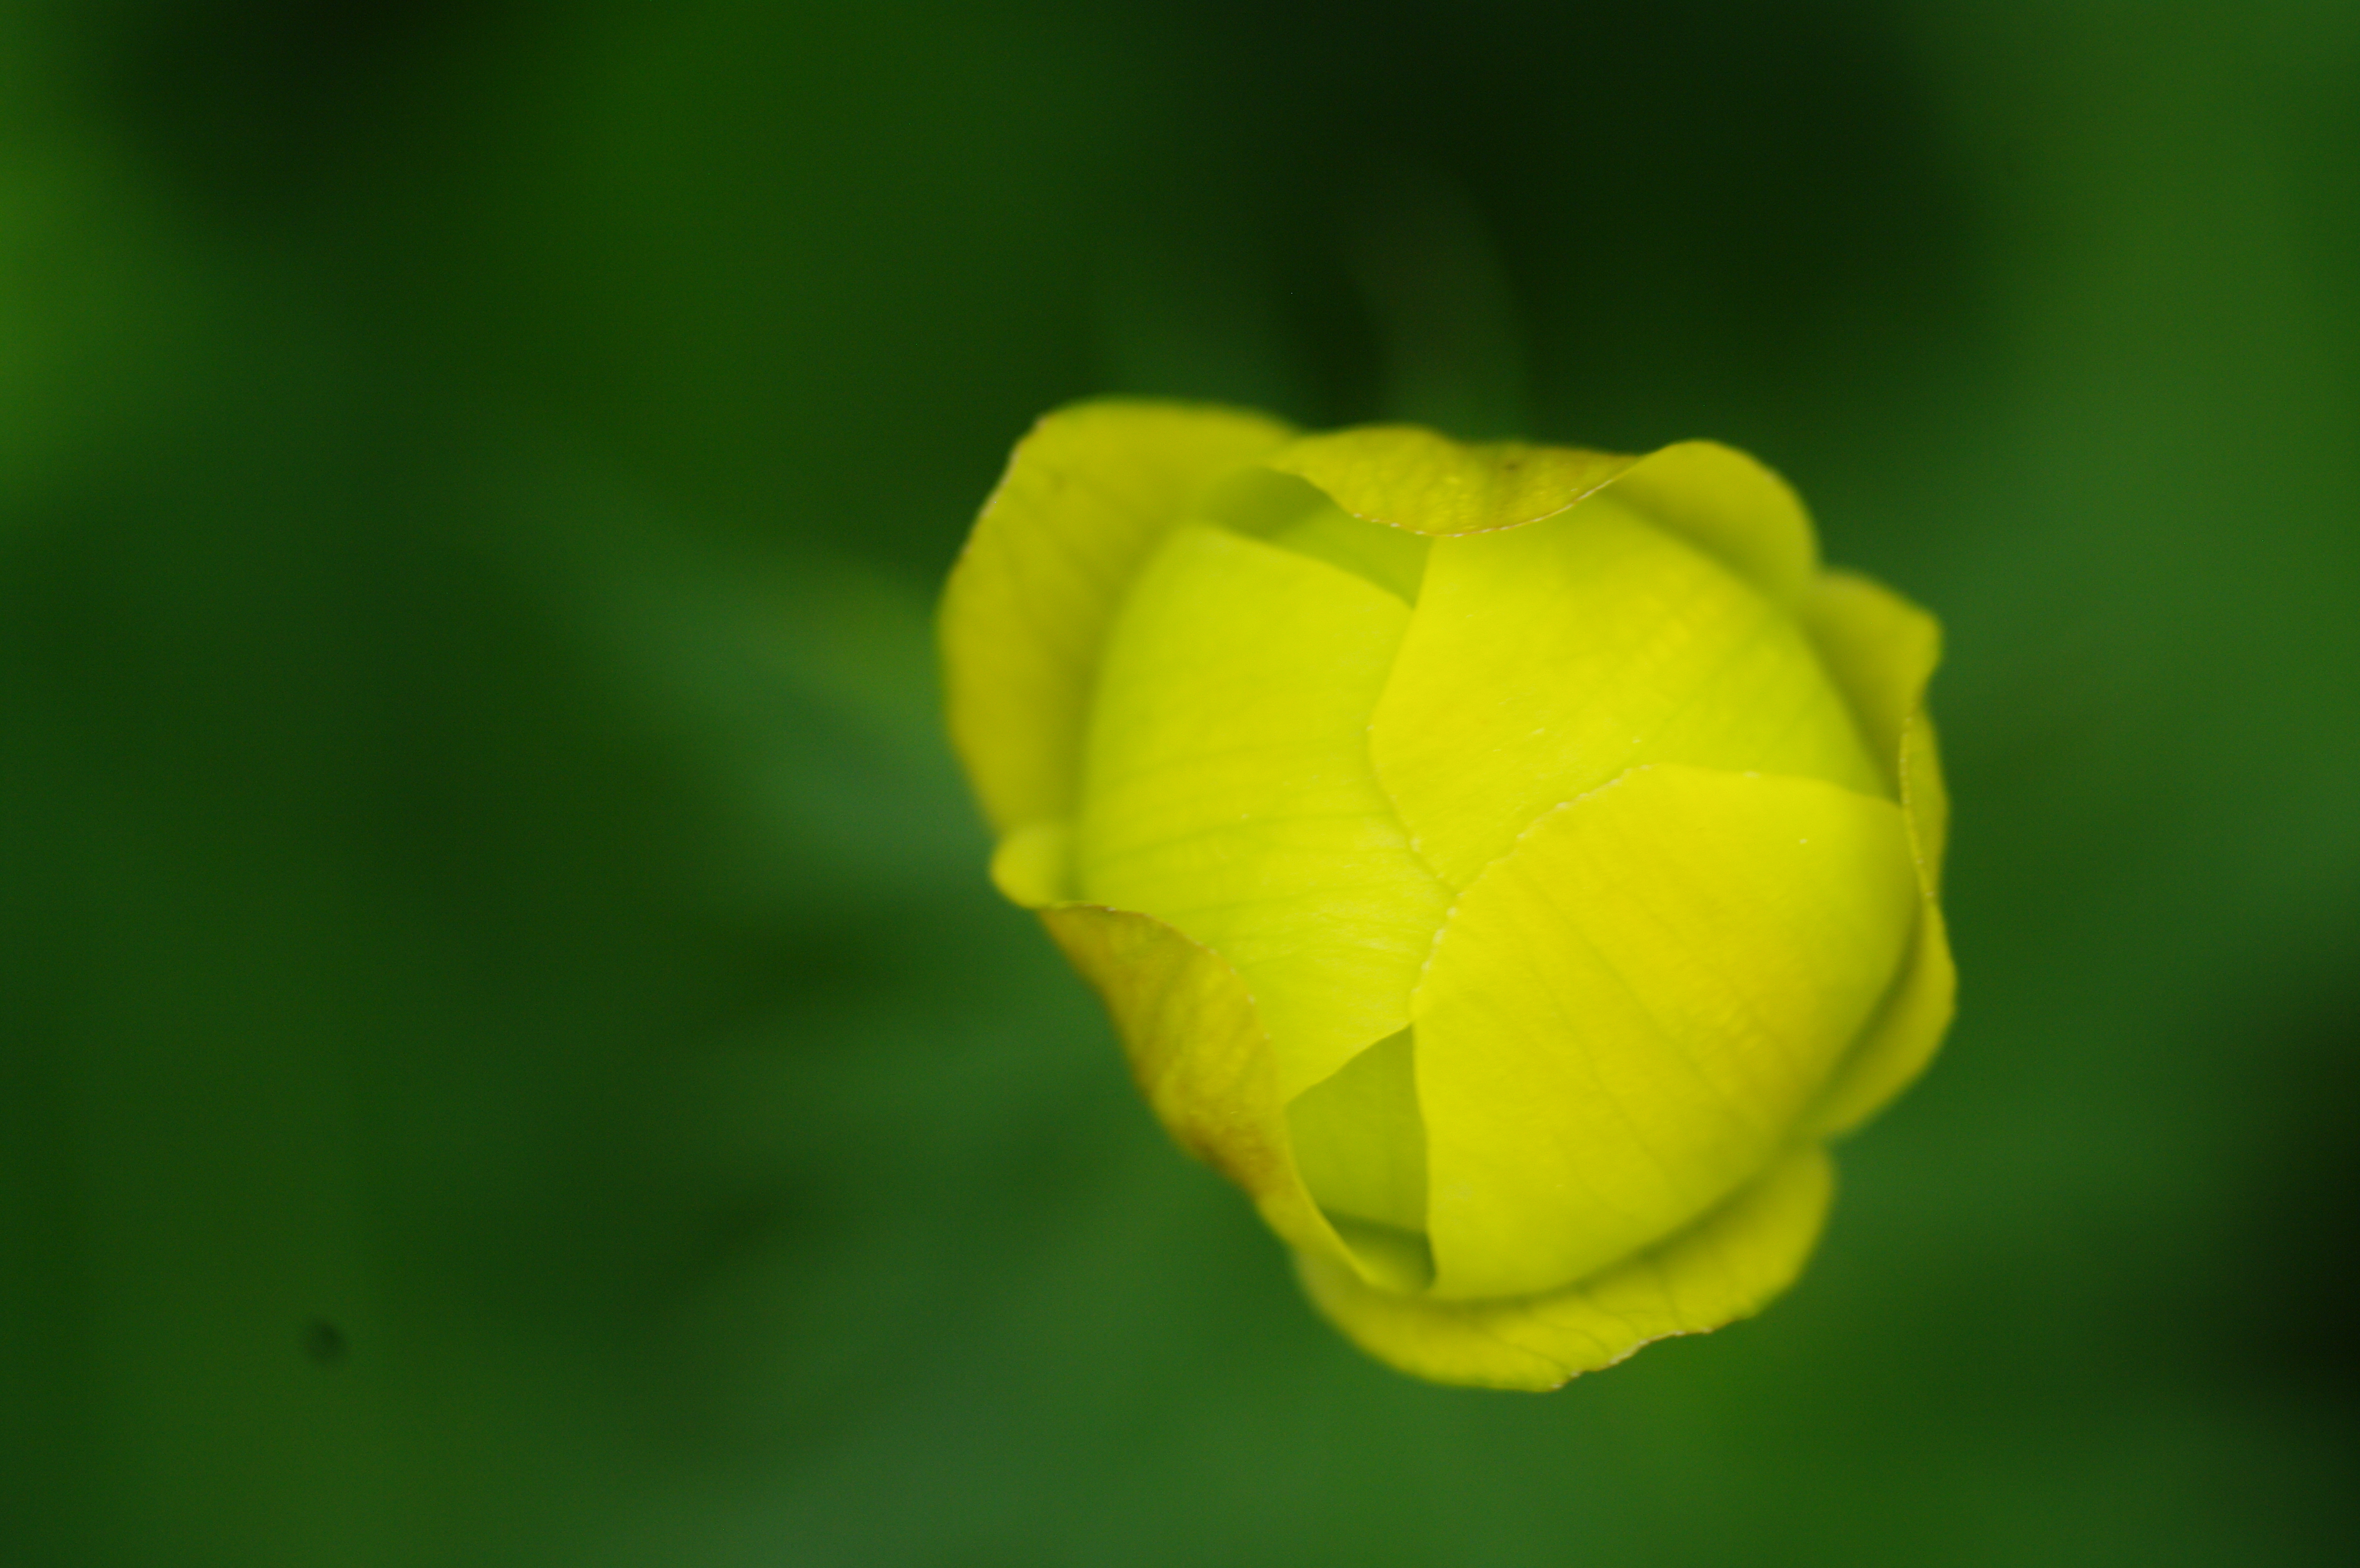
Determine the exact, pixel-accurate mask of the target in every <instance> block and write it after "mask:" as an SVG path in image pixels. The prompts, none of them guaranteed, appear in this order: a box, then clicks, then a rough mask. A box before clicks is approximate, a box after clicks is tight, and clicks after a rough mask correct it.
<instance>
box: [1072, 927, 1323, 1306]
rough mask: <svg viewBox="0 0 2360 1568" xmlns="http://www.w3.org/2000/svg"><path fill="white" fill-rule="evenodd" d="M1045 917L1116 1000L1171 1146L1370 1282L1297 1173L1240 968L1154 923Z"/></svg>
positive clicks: (1118, 1023)
mask: <svg viewBox="0 0 2360 1568" xmlns="http://www.w3.org/2000/svg"><path fill="white" fill-rule="evenodd" d="M1036 913H1037V914H1038V915H1039V916H1040V918H1041V923H1042V925H1043V926H1044V927H1047V928H1048V931H1049V936H1050V938H1051V939H1052V940H1054V942H1055V943H1056V944H1057V946H1058V947H1059V948H1061V949H1063V950H1064V952H1065V957H1066V959H1068V960H1070V961H1071V962H1072V964H1073V966H1074V967H1075V969H1076V970H1079V971H1080V972H1081V975H1082V978H1083V979H1085V980H1087V981H1089V983H1090V986H1091V988H1092V989H1093V990H1095V991H1096V992H1098V996H1099V998H1100V1000H1102V1001H1103V1002H1104V1003H1106V1009H1107V1013H1108V1015H1109V1017H1110V1018H1111V1019H1112V1020H1113V1023H1114V1027H1115V1033H1116V1034H1117V1035H1118V1036H1120V1037H1121V1040H1122V1047H1123V1052H1124V1054H1125V1055H1126V1056H1127V1057H1128V1058H1130V1061H1131V1076H1132V1077H1133V1078H1134V1079H1136V1080H1138V1083H1139V1088H1140V1091H1141V1093H1142V1094H1143V1095H1145V1096H1146V1098H1147V1102H1148V1104H1149V1106H1150V1107H1151V1108H1153V1111H1154V1112H1155V1116H1156V1120H1158V1121H1160V1122H1162V1123H1163V1124H1164V1129H1165V1131H1167V1132H1169V1133H1170V1134H1171V1135H1172V1137H1173V1140H1174V1141H1175V1142H1176V1143H1177V1144H1179V1145H1180V1146H1181V1147H1182V1148H1184V1149H1185V1150H1187V1151H1188V1152H1189V1153H1190V1154H1192V1155H1194V1156H1195V1157H1196V1158H1198V1159H1200V1160H1202V1161H1204V1162H1205V1163H1206V1164H1207V1165H1209V1166H1211V1167H1212V1168H1214V1169H1215V1170H1218V1171H1219V1172H1220V1173H1221V1174H1222V1175H1223V1176H1226V1177H1228V1178H1229V1179H1230V1180H1231V1181H1234V1182H1236V1183H1237V1184H1238V1185H1239V1186H1240V1187H1241V1188H1243V1189H1244V1190H1245V1191H1246V1194H1247V1196H1248V1197H1250V1198H1251V1199H1252V1200H1253V1203H1254V1207H1255V1208H1257V1209H1259V1210H1260V1211H1261V1212H1262V1219H1263V1221H1264V1222H1265V1223H1268V1224H1269V1226H1270V1228H1271V1229H1272V1230H1273V1231H1275V1232H1277V1233H1278V1234H1279V1236H1280V1238H1281V1239H1283V1240H1284V1241H1285V1242H1286V1243H1287V1245H1290V1246H1292V1247H1294V1248H1295V1251H1296V1253H1297V1254H1298V1255H1304V1256H1313V1257H1318V1258H1321V1259H1323V1260H1325V1261H1326V1262H1327V1265H1328V1266H1330V1267H1332V1268H1335V1269H1336V1270H1338V1272H1339V1273H1341V1274H1343V1275H1344V1276H1345V1277H1349V1278H1354V1279H1359V1278H1361V1277H1363V1275H1364V1273H1365V1266H1363V1265H1362V1264H1361V1263H1360V1260H1359V1259H1358V1258H1356V1257H1355V1256H1354V1255H1352V1253H1351V1251H1350V1249H1349V1248H1348V1247H1347V1246H1345V1245H1344V1243H1343V1240H1342V1238H1340V1237H1339V1236H1338V1235H1337V1234H1336V1231H1335V1227H1334V1226H1332V1225H1330V1224H1329V1223H1327V1216H1326V1215H1325V1214H1323V1213H1321V1212H1320V1211H1319V1206H1318V1204H1317V1202H1315V1201H1313V1199H1312V1197H1311V1193H1310V1191H1309V1190H1308V1189H1306V1187H1305V1186H1304V1184H1303V1178H1302V1176H1301V1174H1300V1173H1299V1172H1298V1171H1297V1170H1296V1168H1295V1151H1294V1146H1293V1143H1292V1141H1291V1139H1290V1138H1289V1136H1288V1133H1287V1126H1286V1114H1285V1106H1284V1103H1283V1102H1282V1101H1281V1100H1280V1098H1279V1091H1278V1069H1277V1064H1276V1062H1275V1060H1274V1059H1273V1056H1272V1054H1271V1047H1270V1036H1269V1035H1268V1034H1267V1033H1266V1032H1265V1031H1264V1030H1263V1028H1262V1016H1261V1013H1260V1010H1259V1009H1258V1008H1257V1007H1256V1006H1255V1004H1254V1000H1253V996H1252V993H1251V992H1249V991H1248V990H1247V989H1246V982H1245V981H1244V980H1243V978H1241V977H1240V975H1239V973H1238V971H1237V970H1233V969H1231V968H1230V967H1229V964H1228V962H1227V961H1226V960H1224V959H1222V958H1221V957H1220V955H1218V953H1215V952H1214V951H1213V950H1212V949H1211V948H1207V947H1204V946H1202V945H1201V944H1199V943H1197V942H1195V941H1192V940H1191V939H1189V938H1187V937H1185V936H1184V935H1183V934H1181V933H1180V932H1179V931H1177V930H1175V929H1174V928H1173V927H1170V926H1167V925H1165V924H1164V922H1163V921H1161V920H1158V919H1156V918H1154V917H1153V916H1147V915H1141V914H1138V913H1136V912H1135V911H1132V910H1127V909H1110V908H1108V907H1107V906H1105V905H1096V904H1060V905H1052V906H1050V907H1048V908H1045V909H1041V910H1038V911H1036Z"/></svg>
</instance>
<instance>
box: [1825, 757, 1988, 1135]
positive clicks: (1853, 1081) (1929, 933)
mask: <svg viewBox="0 0 2360 1568" xmlns="http://www.w3.org/2000/svg"><path fill="white" fill-rule="evenodd" d="M1901 806H1902V810H1903V813H1904V814H1905V816H1906V817H1907V820H1908V824H1909V846H1910V851H1911V853H1912V854H1913V855H1914V856H1915V858H1916V861H1917V891H1918V895H1919V897H1920V899H1921V901H1922V902H1921V905H1920V907H1919V911H1918V924H1917V938H1916V940H1915V943H1914V946H1913V948H1912V949H1911V952H1910V957H1909V960H1908V962H1907V966H1906V967H1905V968H1904V970H1903V971H1902V975H1901V978H1900V980H1899V981H1898V982H1897V983H1896V985H1895V987H1894V990H1893V994H1892V995H1891V996H1889V997H1887V998H1886V999H1885V1007H1884V1010H1883V1012H1882V1013H1881V1014H1879V1015H1878V1017H1877V1020H1876V1022H1875V1023H1874V1024H1872V1025H1870V1026H1869V1028H1868V1030H1867V1032H1866V1033H1865V1034H1864V1035H1863V1036H1862V1038H1861V1042H1860V1044H1859V1045H1857V1046H1855V1047H1852V1055H1851V1056H1850V1057H1849V1058H1847V1059H1846V1060H1845V1062H1844V1064H1843V1065H1842V1066H1841V1068H1839V1069H1837V1070H1836V1075H1835V1078H1834V1080H1833V1081H1832V1082H1831V1083H1830V1085H1829V1089H1828V1094H1827V1098H1826V1099H1825V1100H1824V1101H1823V1102H1821V1103H1820V1105H1819V1110H1818V1112H1817V1113H1816V1114H1815V1115H1814V1117H1813V1119H1812V1124H1813V1126H1814V1127H1816V1128H1817V1129H1818V1130H1819V1132H1821V1133H1822V1134H1834V1133H1842V1132H1849V1131H1850V1130H1851V1129H1852V1128H1853V1127H1856V1126H1858V1125H1859V1124H1861V1123H1863V1122H1864V1121H1866V1120H1868V1118H1869V1117H1871V1116H1873V1115H1874V1114H1875V1113H1877V1112H1878V1111H1880V1110H1882V1109H1884V1108H1885V1105H1886V1104H1887V1103H1888V1102H1891V1101H1892V1099H1893V1097H1894V1096H1895V1095H1896V1094H1898V1093H1900V1092H1901V1091H1903V1090H1904V1089H1907V1088H1908V1087H1909V1085H1910V1084H1911V1083H1912V1082H1914V1081H1916V1080H1917V1075H1918V1074H1920V1073H1922V1072H1924V1071H1925V1070H1926V1065H1927V1064H1928V1062H1930V1061H1932V1060H1933V1059H1934V1052H1935V1050H1936V1048H1937V1047H1939V1046H1940V1045H1941V1043H1942V1036H1943V1035H1944V1034H1946V1033H1948V1032H1949V1030H1950V1018H1951V1014H1953V1013H1954V1012H1956V1010H1957V1004H1958V990H1959V971H1958V967H1957V965H1956V964H1954V963H1953V962H1952V961H1951V959H1950V930H1949V927H1947V925H1946V924H1945V923H1944V921H1943V919H1942V906H1941V904H1940V896H1941V890H1942V888H1941V877H1942V849H1943V837H1944V834H1945V833H1946V832H1947V830H1948V828H1949V822H1950V797H1949V796H1948V795H1945V794H1944V793H1943V788H1942V765H1941V762H1940V760H1939V758H1937V757H1936V755H1935V752H1934V727H1933V724H1932V723H1931V722H1930V721H1929V720H1928V718H1927V717H1926V715H1925V714H1924V712H1923V711H1920V712H1917V713H1913V714H1912V715H1910V717H1909V719H1908V722H1907V724H1906V725H1905V726H1904V727H1903V729H1902V732H1901Z"/></svg>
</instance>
